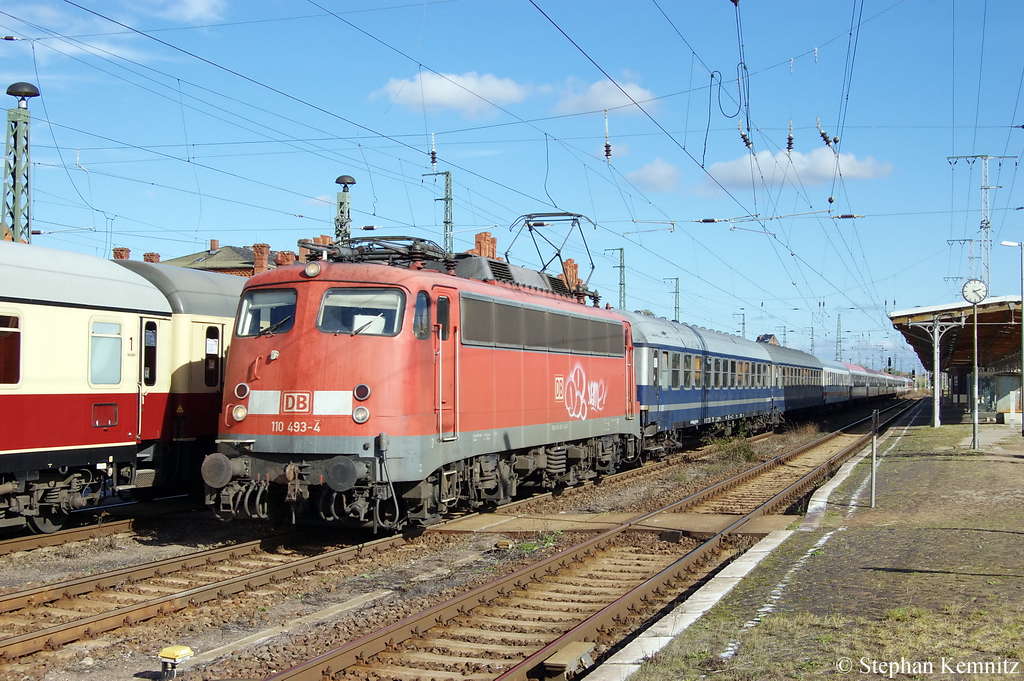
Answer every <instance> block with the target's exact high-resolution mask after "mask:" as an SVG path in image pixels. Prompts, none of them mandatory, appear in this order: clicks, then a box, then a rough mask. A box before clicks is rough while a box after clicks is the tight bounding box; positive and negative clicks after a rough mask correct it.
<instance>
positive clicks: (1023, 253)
mask: <svg viewBox="0 0 1024 681" xmlns="http://www.w3.org/2000/svg"><path fill="white" fill-rule="evenodd" d="M1000 245H1001V246H1010V247H1011V248H1020V314H1021V317H1020V394H1021V398H1022V399H1024V241H1003V242H1002V243H1001V244H1000ZM1020 434H1021V437H1024V403H1022V404H1021V417H1020Z"/></svg>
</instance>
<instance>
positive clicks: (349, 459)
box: [203, 237, 640, 529]
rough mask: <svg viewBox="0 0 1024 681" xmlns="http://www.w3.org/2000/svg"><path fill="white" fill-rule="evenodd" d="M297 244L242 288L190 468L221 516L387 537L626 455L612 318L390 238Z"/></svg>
mask: <svg viewBox="0 0 1024 681" xmlns="http://www.w3.org/2000/svg"><path fill="white" fill-rule="evenodd" d="M301 245H303V246H306V247H307V248H312V249H315V250H319V251H320V252H322V258H321V259H318V260H312V261H310V262H308V263H306V264H305V265H295V266H292V267H280V268H277V269H274V270H271V271H268V272H265V273H262V274H260V275H257V276H255V277H253V278H252V279H250V280H249V281H248V282H247V284H246V286H245V289H244V291H243V295H242V302H241V306H240V308H239V313H238V318H237V320H236V326H235V331H234V339H233V343H232V347H231V356H230V358H229V361H228V366H227V373H226V383H225V392H224V394H225V403H224V411H223V414H222V423H221V429H220V430H221V432H220V436H219V441H218V442H219V445H218V451H217V452H216V453H213V454H211V455H210V456H208V457H207V458H206V460H205V461H204V463H203V480H204V481H205V483H206V484H207V486H208V488H207V502H208V503H209V504H211V505H212V506H213V507H214V508H215V510H216V511H217V512H218V513H220V514H221V515H222V516H224V517H231V516H250V517H260V518H265V517H268V516H271V515H274V514H276V513H278V512H283V513H280V515H282V516H283V517H284V518H288V517H290V519H291V520H292V521H293V522H296V521H299V520H300V519H311V520H320V521H330V522H335V523H346V524H356V525H364V526H370V525H372V526H373V527H374V528H377V527H383V528H388V529H396V528H399V527H402V526H405V525H407V524H410V523H412V524H431V523H434V522H437V521H438V520H439V519H440V518H441V516H442V515H443V514H445V513H446V512H449V511H451V510H453V509H456V508H477V507H481V506H486V505H498V504H502V503H506V502H508V501H509V500H510V499H511V498H512V497H513V496H515V494H516V490H517V488H518V487H519V486H520V485H536V486H538V487H541V488H552V487H555V486H557V485H563V484H575V483H577V482H578V481H580V480H583V479H587V478H592V477H595V476H597V475H600V474H603V473H610V472H612V471H614V470H616V469H618V468H620V467H622V466H623V465H624V464H627V463H631V462H634V461H636V460H637V459H638V458H639V444H638V443H639V435H640V433H639V425H638V423H639V421H638V419H637V418H636V383H635V376H634V370H633V357H632V352H633V347H632V342H631V340H630V328H629V324H628V323H627V322H625V321H624V320H623V319H622V317H621V316H618V315H617V314H616V313H614V312H613V311H609V310H603V309H599V308H597V307H595V306H590V305H587V304H585V301H586V292H585V291H584V290H583V289H582V287H577V290H570V288H569V287H568V286H567V285H566V284H565V282H564V281H563V280H562V279H561V278H558V277H553V276H551V275H548V274H544V273H539V272H535V271H532V270H527V269H524V268H521V267H516V266H514V265H510V264H508V263H506V262H503V261H500V260H496V259H491V258H485V257H481V256H474V255H467V254H461V255H457V256H455V255H452V254H446V253H445V252H444V251H443V250H442V249H441V248H439V247H438V246H437V245H436V244H433V243H431V242H428V241H423V240H419V239H412V238H407V237H396V238H391V239H352V240H349V241H346V242H345V243H344V245H333V246H318V245H314V244H309V243H302V244H301ZM595 305H596V299H595Z"/></svg>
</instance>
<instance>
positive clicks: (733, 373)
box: [729, 359, 736, 388]
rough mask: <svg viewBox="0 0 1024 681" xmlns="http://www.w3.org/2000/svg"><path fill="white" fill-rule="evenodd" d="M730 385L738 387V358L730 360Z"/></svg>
mask: <svg viewBox="0 0 1024 681" xmlns="http://www.w3.org/2000/svg"><path fill="white" fill-rule="evenodd" d="M729 387H730V388H735V387H736V360H734V359H733V360H729Z"/></svg>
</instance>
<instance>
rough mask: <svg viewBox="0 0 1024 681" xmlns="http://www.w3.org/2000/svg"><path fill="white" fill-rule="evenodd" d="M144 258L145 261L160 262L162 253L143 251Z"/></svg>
mask: <svg viewBox="0 0 1024 681" xmlns="http://www.w3.org/2000/svg"><path fill="white" fill-rule="evenodd" d="M142 260H143V262H160V254H159V253H143V254H142Z"/></svg>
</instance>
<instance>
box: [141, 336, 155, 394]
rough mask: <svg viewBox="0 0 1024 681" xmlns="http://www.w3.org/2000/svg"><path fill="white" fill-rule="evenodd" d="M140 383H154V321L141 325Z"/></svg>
mask: <svg viewBox="0 0 1024 681" xmlns="http://www.w3.org/2000/svg"><path fill="white" fill-rule="evenodd" d="M142 383H143V385H156V322H146V323H145V324H144V325H143V327H142Z"/></svg>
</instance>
